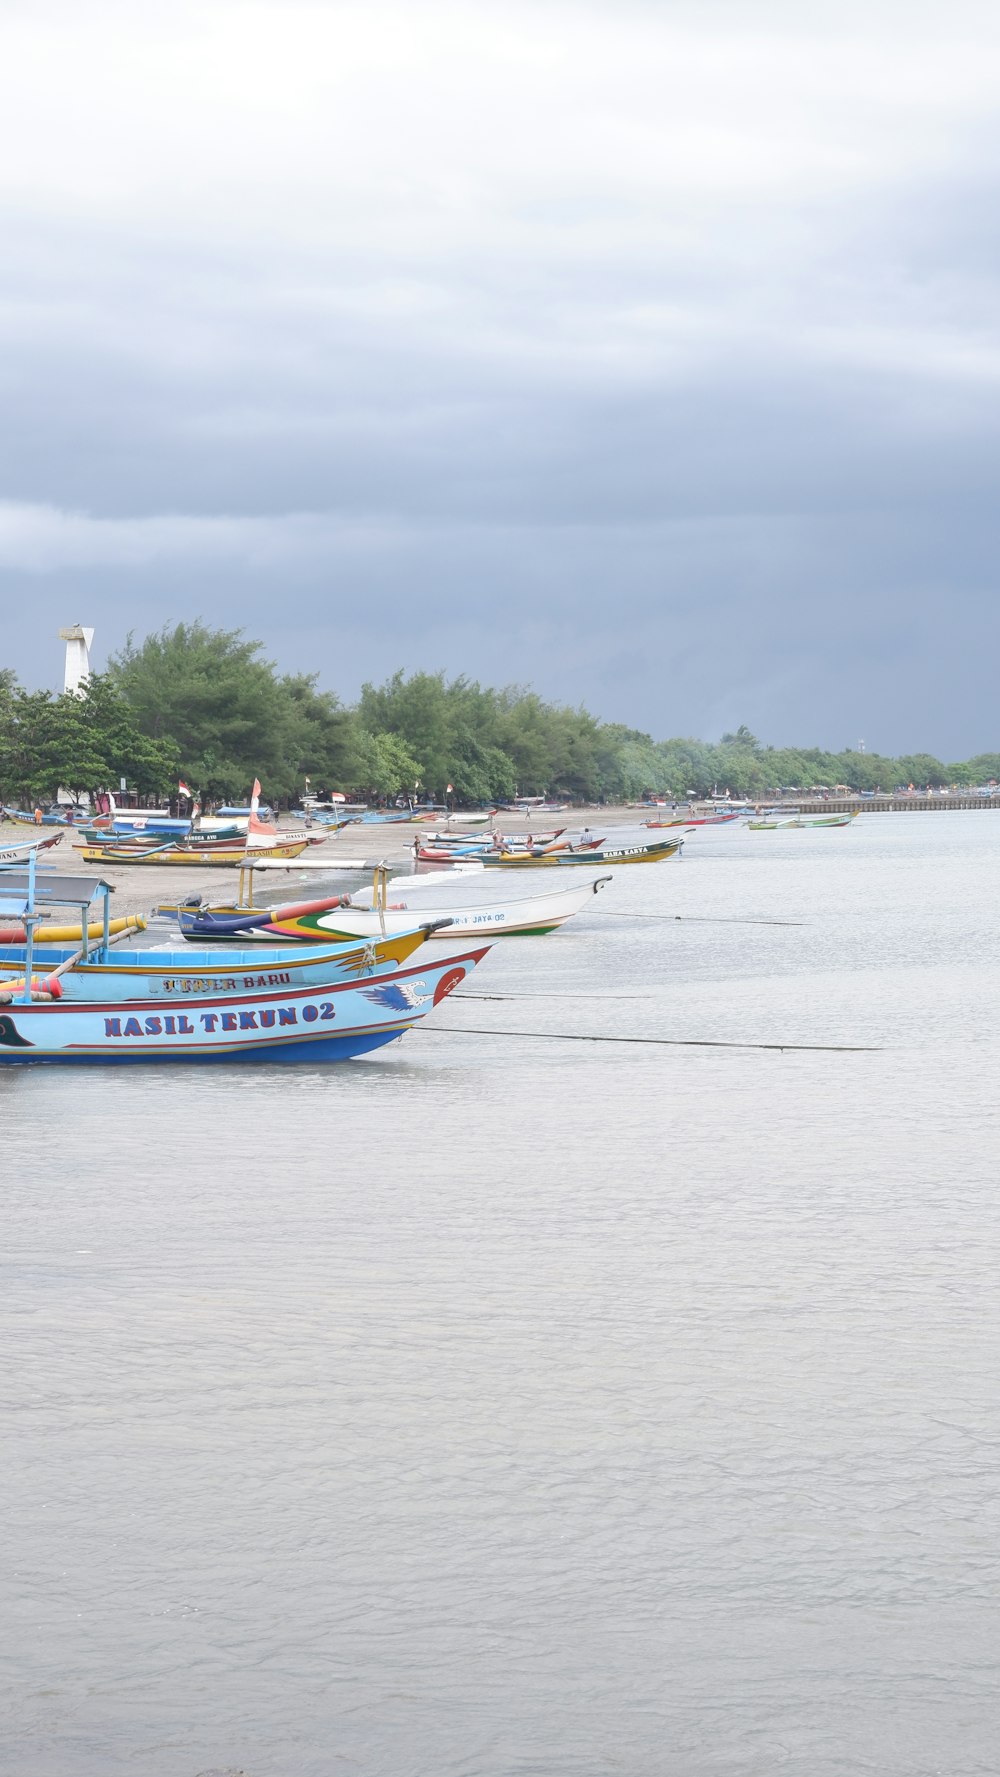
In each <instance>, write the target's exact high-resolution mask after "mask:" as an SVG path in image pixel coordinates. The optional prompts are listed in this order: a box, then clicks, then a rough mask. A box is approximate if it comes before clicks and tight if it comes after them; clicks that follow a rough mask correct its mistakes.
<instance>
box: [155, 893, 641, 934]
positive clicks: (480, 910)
mask: <svg viewBox="0 0 1000 1777" xmlns="http://www.w3.org/2000/svg"><path fill="white" fill-rule="evenodd" d="M610 881H611V878H610V876H599V877H598V878H597V880H596V881H594V882H586V883H583V884H582V885H581V886H580V887H579V888H567V889H556V890H554V891H553V892H552V893H551V894H547V895H525V896H523V897H521V898H520V899H518V900H516V901H504V902H496V903H494V904H492V905H490V906H481V907H429V906H425V905H424V903H423V900H422V899H421V898H420V897H418V898H417V905H416V906H415V905H414V904H413V899H412V898H411V899H410V901H409V902H408V903H405V904H404V905H403V906H401V907H390V908H388V909H387V910H386V913H385V916H384V917H385V930H386V932H387V933H393V932H399V931H403V930H407V931H412V930H413V922H414V920H416V919H424V920H427V921H431V922H433V921H434V920H445V919H446V920H448V921H449V922H450V923H449V924H447V925H443V926H441V927H440V928H439V929H438V930H436V931H429V932H428V933H427V936H428V938H431V939H437V940H439V941H442V942H447V943H453V942H454V941H455V940H456V939H457V940H459V941H460V942H461V941H462V940H463V939H465V938H478V937H480V936H481V935H482V934H484V933H488V934H489V937H490V938H491V939H493V938H514V937H522V938H523V937H536V936H542V935H543V934H544V933H546V932H554V931H556V930H558V928H559V926H561V925H563V924H564V923H565V921H566V920H568V919H572V918H573V916H574V914H576V913H579V912H580V910H581V909H582V908H583V907H585V906H586V905H587V903H588V902H589V901H590V900H591V899H592V898H593V896H594V895H596V894H598V893H599V892H600V890H601V889H602V888H603V887H604V885H605V883H608V882H610ZM391 892H392V891H391V889H390V893H391ZM248 911H249V910H248ZM275 911H276V913H277V914H280V909H276V910H275ZM219 912H220V914H221V915H222V916H223V917H225V918H227V919H228V918H230V917H236V918H238V916H239V915H238V910H237V909H235V908H231V909H226V910H225V911H223V910H222V909H220V910H219ZM178 918H179V921H180V925H181V930H182V931H187V932H190V933H191V936H192V937H193V939H194V941H195V942H196V943H197V942H198V941H199V939H203V938H205V937H208V936H210V933H209V932H208V931H206V929H205V925H204V922H203V921H199V920H198V919H197V918H196V916H193V915H190V914H185V911H184V909H183V908H179V909H178ZM257 929H258V930H259V931H260V932H261V935H262V937H266V938H267V939H268V940H269V941H270V942H271V943H272V944H273V943H274V942H275V940H276V939H280V938H289V939H295V940H298V941H300V942H306V943H310V944H320V943H331V942H332V941H334V940H335V939H343V940H347V939H350V938H367V939H369V940H373V939H378V937H379V934H380V933H381V931H382V916H381V915H380V914H379V913H377V912H376V911H375V909H374V908H366V907H343V906H341V907H336V908H325V909H321V910H316V911H312V910H306V911H305V912H302V913H294V912H292V911H291V910H290V911H289V913H288V914H285V915H282V916H281V917H276V918H275V919H274V920H269V921H268V923H267V925H266V926H263V927H258V928H257ZM221 935H222V934H220V936H221ZM226 936H227V937H228V940H229V942H230V943H239V942H240V941H241V940H240V939H239V938H236V937H233V936H232V934H231V933H227V934H226Z"/></svg>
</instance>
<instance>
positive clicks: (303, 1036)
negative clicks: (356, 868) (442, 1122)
mask: <svg viewBox="0 0 1000 1777" xmlns="http://www.w3.org/2000/svg"><path fill="white" fill-rule="evenodd" d="M488 949H489V945H488V944H487V945H483V946H481V947H479V948H477V949H475V950H467V951H464V952H462V953H461V954H460V955H456V956H447V957H444V958H442V959H441V960H440V961H439V962H436V963H431V964H429V965H424V966H422V967H419V968H410V969H406V970H401V971H399V972H398V973H396V974H393V975H389V976H374V977H371V978H369V979H368V980H365V981H361V982H350V983H348V982H340V983H338V982H334V983H333V984H332V985H331V984H327V985H326V986H323V987H302V988H287V987H286V988H282V989H278V990H272V991H267V992H260V991H256V992H252V993H247V994H243V995H240V996H239V997H236V998H234V997H233V996H232V995H215V996H212V997H209V998H206V999H205V1000H202V1001H199V1002H198V1003H197V1004H194V1003H191V1004H187V1005H180V1006H177V1007H176V1008H171V1009H170V1010H169V1011H168V1010H167V1009H166V1008H165V1007H164V1006H162V1005H160V1006H157V1007H156V1008H155V1009H153V1008H151V1006H150V1004H149V1001H148V1000H147V999H137V1000H134V1001H129V1002H125V1003H122V1002H120V1001H114V1000H110V1001H107V1002H105V1003H97V1004H86V1003H83V1004H77V1005H67V1004H66V1002H65V1001H54V1002H46V1003H33V1004H31V1005H14V1006H6V1007H4V1008H3V1009H2V1010H0V1067H2V1066H4V1065H6V1064H14V1065H21V1066H24V1065H31V1064H38V1063H45V1062H50V1063H51V1062H55V1063H62V1064H74V1065H80V1064H81V1063H82V1064H88V1063H90V1064H99V1065H105V1066H106V1065H108V1064H111V1065H121V1064H123V1063H132V1064H133V1065H134V1064H135V1063H137V1062H147V1063H148V1062H164V1061H184V1062H195V1061H214V1062H220V1061H248V1060H263V1061H296V1062H298V1061H309V1062H314V1061H347V1060H350V1059H351V1058H352V1057H354V1056H357V1055H365V1054H368V1053H370V1052H371V1051H372V1050H374V1049H377V1048H380V1047H381V1046H382V1045H383V1044H385V1043H391V1042H393V1041H395V1039H396V1038H398V1037H401V1036H403V1035H404V1034H405V1032H406V1031H407V1030H409V1029H411V1028H412V1026H413V1025H414V1024H416V1023H418V1022H419V1021H420V1019H422V1018H424V1017H426V1016H427V1014H428V1013H429V1012H431V1011H433V1009H434V1007H435V1006H437V1005H440V1003H441V1002H442V1000H444V999H446V998H447V996H448V995H449V994H450V993H452V992H453V991H454V989H455V988H456V987H458V986H459V985H460V984H461V982H462V981H463V980H464V979H465V977H466V976H467V975H468V974H469V973H470V971H471V970H472V969H474V968H475V967H476V965H477V963H479V962H481V961H482V958H483V957H484V956H485V955H486V953H487V951H488Z"/></svg>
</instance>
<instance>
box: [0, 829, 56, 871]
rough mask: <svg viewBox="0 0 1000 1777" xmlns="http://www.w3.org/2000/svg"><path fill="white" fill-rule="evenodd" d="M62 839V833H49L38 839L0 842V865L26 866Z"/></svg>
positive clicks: (42, 834) (41, 834) (41, 835)
mask: <svg viewBox="0 0 1000 1777" xmlns="http://www.w3.org/2000/svg"><path fill="white" fill-rule="evenodd" d="M61 838H62V833H61V832H57V833H52V832H49V833H39V835H38V837H37V839H12V840H11V841H10V842H9V843H8V842H7V841H6V840H0V864H26V863H27V862H28V859H29V858H30V857H32V856H34V855H35V854H36V853H38V852H40V851H48V850H49V847H50V846H53V845H58V844H59V841H60V839H61Z"/></svg>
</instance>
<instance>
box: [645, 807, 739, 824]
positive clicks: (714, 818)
mask: <svg viewBox="0 0 1000 1777" xmlns="http://www.w3.org/2000/svg"><path fill="white" fill-rule="evenodd" d="M741 817H742V811H741V810H740V809H734V810H733V812H732V813H731V814H701V815H671V817H670V819H669V821H643V823H642V824H643V826H644V827H726V826H728V825H729V823H730V822H731V821H738V820H740V819H741Z"/></svg>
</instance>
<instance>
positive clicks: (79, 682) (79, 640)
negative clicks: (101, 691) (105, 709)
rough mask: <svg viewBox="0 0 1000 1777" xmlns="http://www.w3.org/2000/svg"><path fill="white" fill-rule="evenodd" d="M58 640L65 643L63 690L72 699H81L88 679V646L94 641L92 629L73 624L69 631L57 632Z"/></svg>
mask: <svg viewBox="0 0 1000 1777" xmlns="http://www.w3.org/2000/svg"><path fill="white" fill-rule="evenodd" d="M59 640H60V641H61V642H65V643H66V673H65V677H64V679H63V690H64V691H70V692H72V694H73V696H74V697H82V695H83V688H84V686H85V684H86V682H87V680H88V679H89V678H90V646H91V643H92V642H93V640H94V632H93V630H92V629H81V627H80V625H79V624H78V623H74V624H73V625H72V626H71V627H70V628H69V629H61V630H60V631H59Z"/></svg>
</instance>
